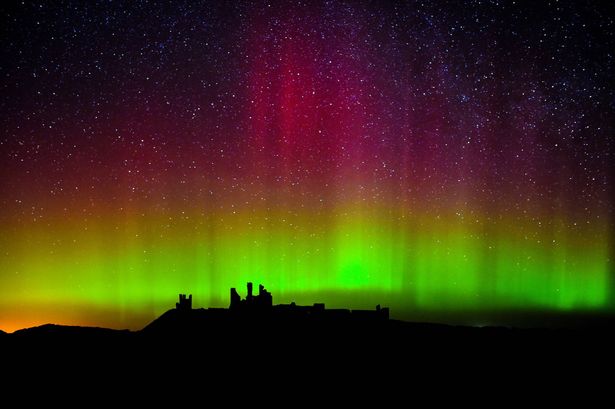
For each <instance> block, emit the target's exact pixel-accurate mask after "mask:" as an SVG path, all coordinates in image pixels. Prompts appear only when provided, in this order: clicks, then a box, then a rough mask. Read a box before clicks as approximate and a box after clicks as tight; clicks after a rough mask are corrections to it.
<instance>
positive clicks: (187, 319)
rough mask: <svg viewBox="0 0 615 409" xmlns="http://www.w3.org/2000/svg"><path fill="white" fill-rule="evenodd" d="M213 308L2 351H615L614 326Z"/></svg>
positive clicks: (303, 358) (427, 356) (407, 357)
mask: <svg viewBox="0 0 615 409" xmlns="http://www.w3.org/2000/svg"><path fill="white" fill-rule="evenodd" d="M210 311H211V310H210ZM210 311H208V310H203V309H195V310H187V311H182V310H177V309H173V310H169V311H167V312H166V313H164V314H163V315H162V316H161V317H159V318H158V319H156V320H155V321H153V322H152V323H150V324H149V325H148V326H146V327H145V328H144V329H142V330H140V331H128V330H112V329H105V328H92V327H73V326H59V325H51V324H48V325H43V326H40V327H35V328H29V329H24V330H19V331H16V332H15V333H12V334H6V333H0V346H2V349H3V350H4V351H11V354H9V358H12V359H15V358H17V359H32V358H35V359H37V360H38V359H44V360H57V361H62V362H71V361H72V362H77V363H79V362H82V360H84V359H85V360H87V362H90V363H100V364H103V365H105V364H111V363H113V362H126V361H134V362H136V361H140V360H142V361H152V360H159V362H160V363H164V361H165V360H171V361H173V360H183V361H187V362H196V361H202V362H207V364H208V365H209V366H212V365H222V366H228V367H232V365H233V364H238V365H244V366H245V365H255V366H258V365H260V364H263V363H265V362H267V365H274V366H277V367H279V368H280V369H282V368H284V367H286V366H290V367H292V366H293V365H295V364H301V365H304V366H305V365H308V366H309V365H318V364H330V363H331V362H332V361H340V363H341V362H342V361H344V362H345V363H346V364H349V365H352V364H358V363H363V364H366V363H372V364H374V363H376V364H384V363H388V364H395V363H398V364H403V363H409V362H412V364H418V363H420V362H423V361H429V362H435V361H437V360H444V361H450V360H467V361H473V362H476V363H478V362H484V363H492V362H497V363H498V364H510V365H516V364H519V363H521V362H526V361H531V360H536V359H538V360H540V361H548V360H553V361H561V360H574V359H604V358H607V357H608V356H609V355H612V353H613V351H614V350H615V347H614V345H615V342H614V341H615V332H614V331H613V330H612V328H613V327H611V326H600V327H595V328H584V329H577V330H573V329H515V328H507V327H467V326H449V325H442V324H426V323H410V322H404V321H397V320H357V319H313V318H303V319H296V318H293V319H289V318H288V317H283V316H282V317H281V316H275V315H268V314H253V315H250V314H247V315H246V314H238V315H233V314H226V315H224V316H219V315H216V314H212V313H211V312H210ZM259 363H260V364H259Z"/></svg>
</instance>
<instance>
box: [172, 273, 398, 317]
mask: <svg viewBox="0 0 615 409" xmlns="http://www.w3.org/2000/svg"><path fill="white" fill-rule="evenodd" d="M247 290H248V291H247V295H246V298H245V299H241V296H240V295H239V293H238V292H237V289H236V288H234V287H233V288H231V292H230V305H229V308H228V309H227V308H208V309H206V310H205V311H207V312H208V314H210V315H217V316H234V317H246V316H255V317H258V316H273V317H280V318H286V319H302V318H315V319H336V318H337V319H351V320H353V321H355V320H367V321H379V320H382V321H386V320H388V319H389V308H387V307H385V308H381V307H380V304H378V305H377V306H376V309H375V310H358V309H352V310H351V309H343V308H337V309H326V308H325V304H324V303H314V304H313V305H308V306H304V305H297V304H295V303H294V302H292V303H290V304H278V305H273V297H272V295H271V293H270V292H269V291H267V290H266V289H265V287H264V286H263V285H262V284H261V285H259V286H258V294H257V295H254V293H253V284H252V283H251V282H248V284H247ZM175 309H176V310H177V311H192V294H190V295H188V296H186V294H179V302H178V303H176V308H175ZM203 310H204V309H201V311H203Z"/></svg>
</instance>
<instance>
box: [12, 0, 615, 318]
mask: <svg viewBox="0 0 615 409" xmlns="http://www.w3.org/2000/svg"><path fill="white" fill-rule="evenodd" d="M535 3H538V4H535ZM0 8H2V24H1V25H0V30H1V35H0V43H1V59H0V90H1V93H0V112H1V115H0V121H1V123H2V128H1V129H2V133H1V134H0V158H1V160H0V175H1V176H2V177H1V178H0V206H1V208H2V212H1V214H0V220H1V221H2V234H1V235H0V244H1V247H2V252H1V255H0V328H3V329H15V328H20V327H23V326H25V325H29V324H32V323H37V322H48V321H58V322H65V323H80V324H84V323H96V324H106V325H110V326H116V327H118V326H120V327H121V326H131V327H139V326H140V325H141V324H143V323H144V322H145V321H146V320H147V319H149V318H150V317H152V316H153V315H155V314H158V313H160V312H161V311H164V310H165V309H166V308H167V307H168V306H170V305H172V302H173V301H172V300H173V299H174V297H175V296H176V294H177V293H179V292H191V293H194V294H195V300H196V303H197V304H200V305H202V306H208V305H225V304H226V297H227V291H228V288H229V287H231V286H241V285H242V283H243V282H244V281H248V280H254V281H256V282H259V281H262V282H263V283H264V284H266V285H267V287H268V288H270V289H272V291H273V293H274V297H276V300H274V301H276V302H285V301H290V300H297V301H298V302H301V301H305V302H314V301H319V300H323V301H325V302H327V304H328V305H331V306H335V305H348V304H349V303H350V304H352V306H357V307H359V306H360V307H362V306H368V307H370V308H372V307H373V306H372V303H374V305H375V303H376V302H380V303H383V304H387V305H391V307H392V313H393V315H396V314H397V316H398V317H404V318H406V317H412V316H413V315H412V314H416V313H417V312H419V313H420V312H421V311H436V314H438V313H441V314H443V315H442V316H443V317H445V316H446V314H448V313H449V312H450V311H452V310H464V311H466V310H469V311H484V310H488V311H494V310H505V311H516V310H519V311H521V310H527V309H529V310H536V311H538V310H540V311H542V310H549V311H552V310H554V311H573V310H574V311H576V310H583V311H585V310H589V311H604V310H610V309H612V307H613V296H612V282H613V280H612V278H613V264H612V254H613V244H612V240H613V235H612V231H613V229H612V226H613V222H612V217H613V201H612V198H611V197H612V194H613V192H612V186H613V176H612V175H613V163H615V161H614V158H613V154H614V147H613V134H614V129H613V128H614V126H613V124H614V121H613V119H614V114H613V112H614V104H615V98H614V93H613V87H612V84H613V83H615V81H614V78H613V76H614V73H615V69H614V67H613V62H614V58H613V57H614V56H613V50H615V41H614V40H615V39H614V33H613V29H614V21H613V13H612V10H611V9H610V8H609V7H608V6H607V5H606V3H600V2H597V3H593V2H592V3H590V2H587V3H586V2H562V1H560V2H557V1H545V2H525V1H521V2H519V1H470V2H466V3H464V4H463V5H460V4H459V3H458V2H446V1H438V2H396V1H361V2H342V1H325V2H302V1H298V2H290V1H289V2H282V1H280V2H274V1H272V2H261V1H257V2H253V1H245V2H243V1H233V2H214V1H205V2H177V3H176V4H167V3H163V2H150V1H139V2H129V3H127V4H122V3H120V2H112V1H109V2H106V1H104V2H103V1H96V2H89V3H88V4H81V3H80V2H61V3H59V4H48V3H47V2H32V3H30V2H13V3H9V4H6V5H5V4H3V5H2V6H0ZM353 303H354V304H353Z"/></svg>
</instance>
